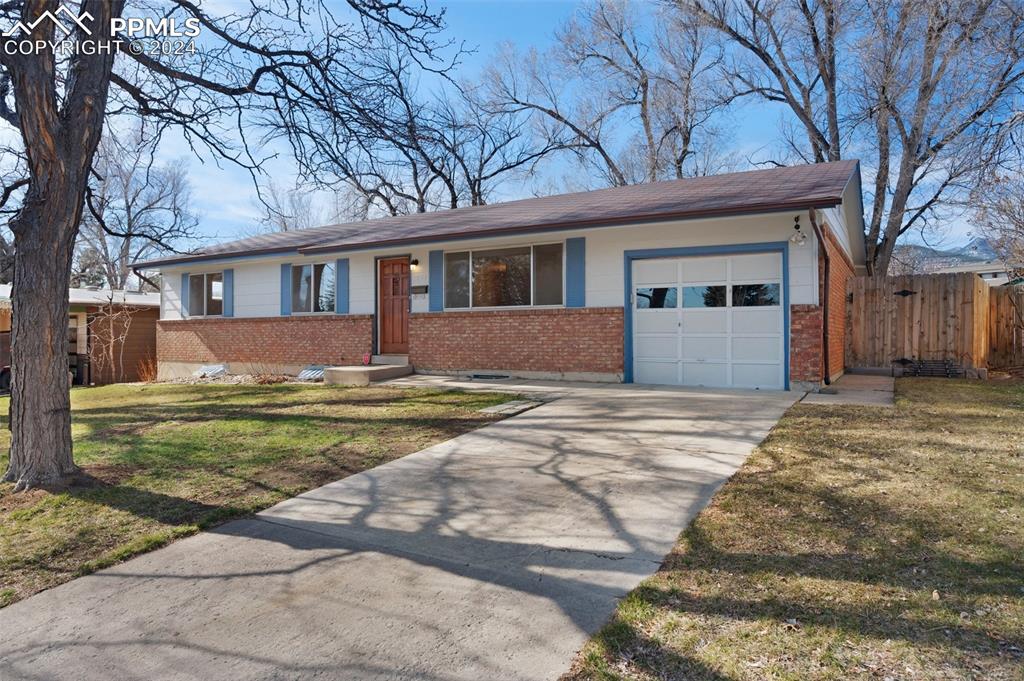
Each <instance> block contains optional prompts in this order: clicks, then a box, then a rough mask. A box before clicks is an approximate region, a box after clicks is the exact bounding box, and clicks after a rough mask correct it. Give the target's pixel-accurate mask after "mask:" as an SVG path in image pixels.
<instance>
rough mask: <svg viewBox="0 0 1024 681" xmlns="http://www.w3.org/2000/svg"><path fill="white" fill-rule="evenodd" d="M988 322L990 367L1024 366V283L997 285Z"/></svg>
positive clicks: (991, 292)
mask: <svg viewBox="0 0 1024 681" xmlns="http://www.w3.org/2000/svg"><path fill="white" fill-rule="evenodd" d="M988 321H989V331H988V337H989V353H988V364H989V366H990V367H993V368H1008V367H1020V366H1024V286H999V287H997V288H993V289H992V290H991V291H990V293H989V317H988Z"/></svg>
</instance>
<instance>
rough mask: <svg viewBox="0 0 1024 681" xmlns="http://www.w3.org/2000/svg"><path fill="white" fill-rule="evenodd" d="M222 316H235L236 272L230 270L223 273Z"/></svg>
mask: <svg viewBox="0 0 1024 681" xmlns="http://www.w3.org/2000/svg"><path fill="white" fill-rule="evenodd" d="M221 282H222V289H221V296H222V299H221V306H222V307H221V310H222V311H221V316H223V317H234V316H235V271H234V270H233V269H231V268H228V269H226V270H224V271H223V272H221Z"/></svg>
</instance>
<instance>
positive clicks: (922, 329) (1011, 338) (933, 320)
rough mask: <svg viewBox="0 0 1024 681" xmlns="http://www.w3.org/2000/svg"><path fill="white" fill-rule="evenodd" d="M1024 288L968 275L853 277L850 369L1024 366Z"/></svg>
mask: <svg viewBox="0 0 1024 681" xmlns="http://www.w3.org/2000/svg"><path fill="white" fill-rule="evenodd" d="M1022 310H1024V287H1019V286H1018V287H998V288H993V287H989V285H988V284H986V283H985V282H984V281H982V280H981V278H979V277H978V276H976V275H974V274H970V273H962V274H929V275H906V276H895V277H855V278H853V279H851V280H850V281H849V283H848V285H847V316H846V318H847V324H848V328H847V334H846V338H847V342H846V367H847V368H848V369H849V368H872V369H886V370H889V369H892V368H893V367H894V366H902V365H905V364H908V363H910V362H918V361H950V362H952V363H954V364H956V365H958V366H959V367H962V368H963V369H965V370H967V371H968V373H970V374H972V373H975V370H977V369H987V368H1002V367H1011V366H1020V365H1021V364H1024V350H1022V343H1024V323H1022V322H1024V316H1022V315H1021V312H1022Z"/></svg>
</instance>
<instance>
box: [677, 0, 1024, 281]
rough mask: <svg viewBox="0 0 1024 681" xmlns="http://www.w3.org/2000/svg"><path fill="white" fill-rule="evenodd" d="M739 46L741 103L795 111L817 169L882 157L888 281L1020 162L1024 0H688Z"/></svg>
mask: <svg viewBox="0 0 1024 681" xmlns="http://www.w3.org/2000/svg"><path fill="white" fill-rule="evenodd" d="M677 4H678V6H679V8H680V11H681V13H682V14H683V15H685V16H694V17H697V18H698V19H699V20H700V21H702V22H703V23H704V24H705V25H707V26H709V27H711V28H713V29H715V30H717V31H718V32H719V33H720V34H722V35H723V36H724V37H726V38H727V39H728V40H729V41H730V43H731V45H732V47H733V50H732V51H731V56H732V59H731V60H730V61H729V62H727V68H726V69H725V70H724V73H723V75H724V77H725V78H726V80H727V81H729V82H732V83H735V84H736V87H735V88H734V91H733V93H732V97H733V98H740V97H757V98H759V99H761V100H764V101H769V102H778V103H781V104H783V105H785V106H786V107H788V109H789V110H790V111H791V112H792V114H793V115H794V117H795V119H796V121H797V122H798V127H799V128H800V129H801V130H802V131H803V133H804V140H803V141H801V139H800V136H799V135H790V136H789V141H790V151H792V152H793V154H794V155H795V156H796V157H798V158H801V159H803V160H807V161H830V160H837V159H840V158H846V157H848V156H850V155H851V153H850V152H851V151H853V155H856V152H857V151H858V150H863V151H864V152H865V154H867V155H869V156H871V157H873V158H872V161H873V166H874V167H873V168H871V170H872V171H873V173H874V177H873V179H872V180H871V181H870V182H869V187H870V192H871V194H872V197H871V202H870V211H869V215H868V224H867V230H866V235H865V243H866V246H867V252H868V267H869V269H870V270H871V271H872V272H877V273H884V272H885V271H886V270H887V269H888V267H889V263H890V260H891V257H892V252H893V248H894V247H895V245H896V241H897V239H898V238H899V237H900V236H901V235H903V234H905V233H906V232H907V231H909V230H911V229H915V228H916V229H924V228H926V227H927V225H928V222H929V220H933V219H934V218H935V216H936V214H937V211H940V210H941V209H942V208H943V207H944V206H946V205H948V204H949V203H950V202H951V201H953V202H955V201H957V200H959V199H962V198H963V197H964V196H965V192H966V191H968V190H969V188H970V187H971V186H972V185H973V184H974V183H976V182H977V178H978V177H979V175H980V174H982V173H984V172H985V171H986V169H987V168H991V167H992V165H993V164H996V163H997V162H998V161H999V159H1000V157H1001V156H1003V155H1004V154H1006V153H1009V151H1010V150H1009V148H1008V145H1009V142H1008V140H1009V139H1010V137H1009V135H1008V134H1007V127H1008V126H1011V125H1015V124H1017V123H1018V121H1017V119H1016V118H1015V115H1014V105H1013V102H1014V101H1015V98H1016V97H1019V96H1020V93H1021V82H1022V79H1024V62H1022V54H1024V31H1022V28H1024V11H1022V9H1021V5H1020V3H1019V2H1015V1H1014V0H982V1H981V2H977V1H975V0H924V1H922V2H902V1H898V0H814V1H809V0H677Z"/></svg>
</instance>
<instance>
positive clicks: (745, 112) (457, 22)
mask: <svg viewBox="0 0 1024 681" xmlns="http://www.w3.org/2000/svg"><path fill="white" fill-rule="evenodd" d="M444 6H445V7H446V19H447V24H448V31H447V35H448V36H450V37H452V38H453V39H456V40H460V41H465V44H466V46H467V48H470V49H474V50H475V52H474V53H472V54H469V55H466V56H465V58H464V59H463V63H462V65H461V67H460V69H459V71H458V76H459V77H467V78H470V79H472V78H473V76H474V75H476V74H477V73H478V72H479V71H480V70H481V69H482V68H483V67H484V66H485V65H486V64H487V62H488V61H489V60H490V58H491V55H492V54H493V53H494V50H495V48H496V47H497V45H498V44H499V43H501V42H504V41H509V42H511V43H513V44H515V45H516V46H517V47H518V48H520V49H526V48H529V47H531V46H534V47H537V48H540V49H543V48H544V47H546V46H548V45H549V44H550V43H551V40H552V34H553V32H554V30H555V28H556V27H558V26H559V25H561V24H562V23H564V22H565V21H566V19H568V18H569V17H570V16H571V15H572V13H573V12H574V11H575V10H576V9H577V8H578V7H579V6H580V3H579V2H576V1H573V0H512V1H510V0H450V1H449V2H447V3H445V5H444ZM730 116H731V129H732V131H733V134H734V139H733V141H732V144H731V145H730V149H729V150H730V151H735V152H738V153H739V155H740V157H741V158H744V159H746V158H754V159H757V160H763V159H764V158H766V157H769V156H771V155H772V154H771V149H772V148H773V147H772V145H773V144H774V143H775V141H776V140H777V139H778V130H779V124H780V123H781V122H782V120H783V119H784V118H785V111H784V110H782V108H781V107H780V106H771V105H763V104H754V103H748V104H747V105H745V106H741V107H737V108H734V110H733V111H732V112H731V114H730ZM181 148H183V147H181V146H180V145H179V144H175V143H174V142H173V141H171V143H170V144H167V145H165V146H164V149H163V153H164V154H165V155H167V156H168V157H169V158H176V159H180V162H184V163H187V164H189V166H190V175H191V178H192V183H193V197H194V200H195V206H196V208H197V210H198V211H199V212H200V214H201V215H202V223H201V224H202V228H201V231H202V232H203V234H204V236H205V238H206V239H207V240H209V241H220V240H227V239H231V238H237V237H240V236H245V235H247V234H249V233H251V232H252V231H253V230H254V229H255V227H256V224H257V219H258V216H259V214H260V209H259V207H258V205H257V203H256V199H255V190H254V189H253V185H252V180H251V179H250V177H249V175H248V174H247V173H245V172H244V171H241V170H239V169H238V168H234V167H230V166H222V167H220V168H218V167H217V166H216V165H214V164H212V163H211V162H209V160H207V162H206V163H203V162H200V161H198V160H196V159H194V158H190V157H188V156H186V155H185V152H180V151H175V152H172V151H171V150H172V149H181ZM269 170H270V172H271V173H272V174H273V176H274V177H275V178H285V177H289V176H291V175H292V174H293V170H292V164H291V163H290V162H289V161H288V160H287V159H281V160H277V161H274V162H273V165H272V166H270V168H269ZM285 184H287V182H285ZM517 190H519V191H517ZM529 195H530V187H529V186H525V185H524V186H522V187H517V186H514V185H510V186H506V187H504V188H503V191H502V196H501V198H504V199H510V198H518V197H520V196H529ZM968 231H969V226H968V225H966V224H965V223H962V222H957V223H956V224H954V225H953V226H952V227H951V228H950V229H949V230H948V232H947V234H946V235H945V237H944V238H943V239H941V240H937V239H931V240H930V244H931V245H933V246H940V247H948V246H952V245H957V244H960V243H963V242H964V241H966V240H967V238H968V236H967V233H968Z"/></svg>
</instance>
